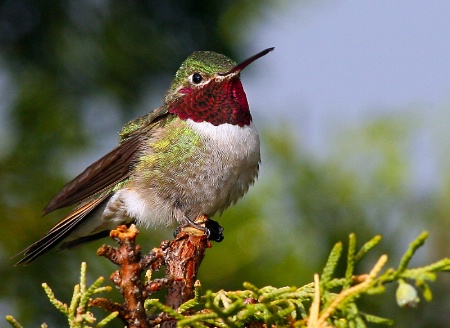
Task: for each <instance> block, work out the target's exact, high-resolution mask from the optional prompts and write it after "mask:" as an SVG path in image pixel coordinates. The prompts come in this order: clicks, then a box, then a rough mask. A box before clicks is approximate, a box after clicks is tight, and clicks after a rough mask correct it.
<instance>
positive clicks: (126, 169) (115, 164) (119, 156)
mask: <svg viewBox="0 0 450 328" xmlns="http://www.w3.org/2000/svg"><path fill="white" fill-rule="evenodd" d="M164 114H166V111H165V110H163V108H158V109H156V110H155V111H153V112H151V113H149V114H147V115H144V116H142V117H140V118H138V119H136V120H133V121H131V122H130V123H134V122H137V121H138V120H139V129H134V130H133V131H131V132H129V133H126V134H125V133H121V136H122V138H123V139H124V140H123V141H122V142H121V144H120V145H119V146H117V147H116V148H114V149H113V150H112V151H111V152H109V153H108V154H106V155H105V156H103V157H102V158H100V159H99V160H98V161H96V162H95V163H93V164H91V165H90V166H89V167H87V168H86V169H85V170H84V171H83V172H82V173H81V174H79V175H78V176H77V177H76V178H75V179H73V180H72V181H70V182H69V183H68V184H66V185H65V186H64V187H63V188H62V189H61V191H60V192H59V193H58V194H57V195H56V196H55V197H54V198H53V199H52V200H51V201H50V203H49V204H48V205H47V206H46V207H45V209H44V211H43V214H44V215H45V214H48V213H50V212H52V211H54V210H56V209H59V208H63V207H66V206H70V205H74V204H77V203H79V202H81V201H82V200H84V199H86V198H87V197H90V196H92V195H94V194H96V193H98V192H99V191H102V190H105V189H107V188H111V187H112V186H114V185H115V184H117V183H119V182H120V181H122V180H124V179H126V178H127V177H128V176H129V175H130V174H131V166H132V164H133V162H134V160H135V159H136V157H137V155H138V153H139V150H140V146H141V144H142V134H143V133H150V130H151V129H152V128H153V127H154V125H155V124H156V123H157V122H159V121H161V118H163V117H166V116H167V115H164ZM130 123H129V124H130ZM129 124H128V125H129ZM128 125H127V126H128Z"/></svg>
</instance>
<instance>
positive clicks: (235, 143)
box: [186, 120, 260, 161]
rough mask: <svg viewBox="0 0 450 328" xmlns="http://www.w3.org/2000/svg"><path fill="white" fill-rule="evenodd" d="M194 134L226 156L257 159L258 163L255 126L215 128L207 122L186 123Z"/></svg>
mask: <svg viewBox="0 0 450 328" xmlns="http://www.w3.org/2000/svg"><path fill="white" fill-rule="evenodd" d="M186 123H187V125H189V126H190V127H191V128H192V129H193V130H194V131H195V132H196V133H198V134H199V135H200V136H201V137H202V138H203V139H204V141H205V143H206V144H212V147H217V149H218V150H219V151H221V152H223V153H225V154H228V156H230V155H231V156H233V155H235V156H239V157H241V156H245V157H250V158H252V157H255V158H256V157H257V158H258V161H259V143H260V142H259V135H258V131H257V130H256V127H255V125H254V124H253V122H252V123H250V125H244V126H238V125H233V124H229V123H224V124H221V125H218V126H215V125H213V124H211V123H208V122H200V123H198V122H194V121H192V120H187V121H186Z"/></svg>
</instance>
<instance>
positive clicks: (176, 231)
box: [173, 225, 183, 238]
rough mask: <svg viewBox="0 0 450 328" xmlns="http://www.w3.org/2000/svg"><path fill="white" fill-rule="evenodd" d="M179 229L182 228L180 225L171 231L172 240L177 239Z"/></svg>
mask: <svg viewBox="0 0 450 328" xmlns="http://www.w3.org/2000/svg"><path fill="white" fill-rule="evenodd" d="M181 228H183V226H182V225H179V226H178V227H176V228H175V230H174V231H173V238H177V236H178V234H179V233H180V232H181Z"/></svg>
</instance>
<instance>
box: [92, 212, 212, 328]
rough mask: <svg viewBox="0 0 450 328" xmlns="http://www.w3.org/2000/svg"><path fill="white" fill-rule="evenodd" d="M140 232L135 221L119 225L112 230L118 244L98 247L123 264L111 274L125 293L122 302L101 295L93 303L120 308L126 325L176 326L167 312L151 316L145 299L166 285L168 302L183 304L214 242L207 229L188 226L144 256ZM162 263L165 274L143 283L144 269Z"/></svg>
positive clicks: (175, 306) (200, 221) (201, 219)
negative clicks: (98, 299)
mask: <svg viewBox="0 0 450 328" xmlns="http://www.w3.org/2000/svg"><path fill="white" fill-rule="evenodd" d="M207 222H208V218H207V217H204V216H201V217H199V218H198V219H197V220H196V223H197V224H199V225H205V224H206V223H207ZM138 234H139V231H138V230H137V228H136V226H135V225H131V226H129V227H127V226H119V227H117V229H116V230H113V231H111V234H110V236H111V238H113V239H114V240H115V241H116V242H117V243H118V244H119V247H117V248H116V247H111V246H106V245H103V246H102V247H100V248H99V249H98V251H97V254H98V255H100V256H104V257H106V258H108V259H109V260H110V261H111V262H113V263H114V264H116V265H118V266H119V267H120V269H119V270H117V271H115V272H114V273H113V274H111V276H110V279H111V280H112V281H113V282H114V284H115V285H116V286H117V287H118V288H119V291H120V292H121V293H122V295H123V298H124V302H123V304H118V303H114V302H112V301H109V300H107V299H101V301H99V302H95V303H92V305H95V306H99V307H102V308H104V309H105V310H107V311H111V310H114V311H118V312H119V317H120V318H121V319H122V321H123V322H124V323H125V325H126V327H130V328H147V327H151V326H153V325H154V324H155V323H159V324H161V327H175V326H176V322H175V320H173V319H172V318H168V317H167V316H161V317H160V318H158V320H155V318H148V317H147V314H146V313H145V309H144V301H145V299H146V298H147V297H148V296H149V295H151V294H153V293H154V292H156V291H158V290H160V289H161V288H165V287H167V296H166V302H165V304H166V305H167V306H170V307H172V308H173V309H178V307H179V306H180V305H181V304H183V303H184V302H186V301H187V300H189V299H191V298H193V296H194V283H195V281H196V279H197V273H198V269H199V267H200V264H201V262H202V260H203V258H204V256H205V251H206V248H208V247H211V244H210V242H209V241H208V237H207V235H206V234H205V232H204V231H202V230H199V229H196V228H193V227H185V228H181V229H180V230H179V233H178V234H177V236H176V237H175V239H173V240H171V241H164V242H162V243H161V245H160V247H159V248H154V249H153V250H152V251H151V252H150V253H149V254H147V255H145V256H142V254H141V247H140V246H139V245H137V244H136V237H137V235H138ZM161 265H164V266H165V278H163V279H155V280H151V281H148V282H146V283H144V281H143V272H144V271H147V270H150V271H151V272H153V271H158V270H159V269H160V268H161Z"/></svg>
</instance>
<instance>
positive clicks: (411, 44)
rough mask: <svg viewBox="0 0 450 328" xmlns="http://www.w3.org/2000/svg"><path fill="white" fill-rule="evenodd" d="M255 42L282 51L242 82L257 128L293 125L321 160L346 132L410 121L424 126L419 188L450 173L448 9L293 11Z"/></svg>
mask: <svg viewBox="0 0 450 328" xmlns="http://www.w3.org/2000/svg"><path fill="white" fill-rule="evenodd" d="M247 40H248V46H247V47H246V48H251V49H250V50H248V49H245V51H251V52H256V51H259V50H261V49H264V48H266V47H269V46H275V51H274V52H273V53H271V54H269V55H268V56H266V57H264V58H262V59H261V60H260V61H259V62H258V63H257V64H254V65H252V66H251V67H250V68H249V71H250V70H251V74H249V75H250V76H249V77H248V78H246V77H245V72H244V74H243V80H244V87H245V89H246V91H247V95H248V98H249V102H250V105H251V108H252V111H253V113H254V116H255V118H256V119H257V120H258V119H259V120H260V121H262V122H264V121H266V120H273V119H274V120H275V122H277V121H280V120H284V121H286V120H288V119H289V121H290V122H291V124H295V125H296V126H297V127H298V131H299V133H300V135H301V137H302V140H303V143H304V144H306V147H309V148H310V149H312V150H313V151H315V152H317V153H319V154H320V153H323V152H324V150H325V151H326V150H327V149H329V148H330V147H332V143H333V140H334V137H335V135H336V133H337V134H339V132H340V131H342V129H347V128H349V127H357V126H358V125H361V124H362V122H365V121H367V120H368V119H370V118H372V117H376V116H379V115H380V114H388V115H390V114H393V115H396V116H397V117H398V115H399V114H402V115H404V117H405V120H407V119H411V118H414V120H415V121H416V125H417V126H416V129H417V137H416V140H415V141H414V142H415V145H414V146H413V147H411V148H412V149H411V151H410V152H411V153H410V156H411V158H412V159H417V160H418V162H417V164H416V165H415V166H416V167H415V171H416V172H415V175H417V176H418V177H419V179H418V180H419V181H421V183H425V184H430V183H434V182H435V179H436V174H435V172H436V171H437V170H439V169H444V167H443V166H445V165H447V164H449V162H450V154H449V153H450V152H449V151H450V149H449V142H448V140H450V1H414V0H409V1H406V0H402V1H387V0H377V1H310V2H302V1H299V2H286V3H285V5H284V6H281V7H279V8H275V9H274V8H272V9H270V10H267V11H266V12H265V16H264V18H263V19H262V20H261V21H260V22H259V23H258V24H257V25H255V26H254V27H253V28H252V29H251V30H250V31H249V32H248V36H247ZM447 154H449V155H447ZM424 179H425V180H427V181H428V182H426V181H423V180H424ZM433 180H434V181H433Z"/></svg>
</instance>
